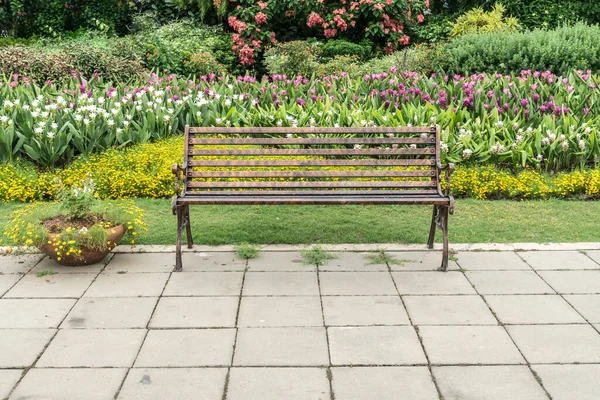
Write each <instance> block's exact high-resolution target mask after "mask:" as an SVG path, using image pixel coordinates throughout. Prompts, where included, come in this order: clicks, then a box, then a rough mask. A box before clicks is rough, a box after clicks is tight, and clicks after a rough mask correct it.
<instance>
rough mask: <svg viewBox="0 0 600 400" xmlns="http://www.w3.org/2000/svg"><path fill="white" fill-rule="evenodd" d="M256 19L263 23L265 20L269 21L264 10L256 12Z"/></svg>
mask: <svg viewBox="0 0 600 400" xmlns="http://www.w3.org/2000/svg"><path fill="white" fill-rule="evenodd" d="M254 20H255V21H256V23H257V24H259V25H262V24H264V23H265V22H267V14H265V13H264V12H262V11H259V12H258V13H256V16H255V17H254Z"/></svg>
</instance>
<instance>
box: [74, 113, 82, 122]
mask: <svg viewBox="0 0 600 400" xmlns="http://www.w3.org/2000/svg"><path fill="white" fill-rule="evenodd" d="M82 119H83V117H82V116H81V114H75V121H77V122H80V121H81V120H82Z"/></svg>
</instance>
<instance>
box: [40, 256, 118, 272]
mask: <svg viewBox="0 0 600 400" xmlns="http://www.w3.org/2000/svg"><path fill="white" fill-rule="evenodd" d="M112 256H113V255H112V254H109V255H108V256H106V258H105V259H104V261H101V262H99V263H96V264H91V265H83V266H80V267H69V266H68V265H60V264H59V263H58V262H56V260H53V259H51V258H49V257H44V258H43V259H42V260H41V261H40V262H39V263H38V264H37V265H36V266H35V267H33V268H32V269H31V271H29V273H30V274H37V273H38V272H42V271H53V272H54V273H56V274H97V273H99V272H100V271H102V269H104V267H105V266H106V263H107V262H108V261H109V260H110V259H111V258H112Z"/></svg>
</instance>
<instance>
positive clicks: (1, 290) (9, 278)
mask: <svg viewBox="0 0 600 400" xmlns="http://www.w3.org/2000/svg"><path fill="white" fill-rule="evenodd" d="M21 278H22V276H21V275H16V274H13V275H0V297H2V295H3V294H5V293H6V292H8V290H9V289H10V288H11V287H13V285H14V284H15V283H17V281H18V280H19V279H21Z"/></svg>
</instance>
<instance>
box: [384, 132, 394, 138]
mask: <svg viewBox="0 0 600 400" xmlns="http://www.w3.org/2000/svg"><path fill="white" fill-rule="evenodd" d="M385 136H387V137H389V138H393V137H394V134H393V133H392V132H390V133H386V134H385Z"/></svg>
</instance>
